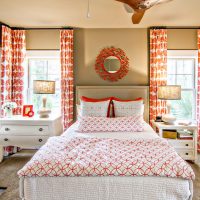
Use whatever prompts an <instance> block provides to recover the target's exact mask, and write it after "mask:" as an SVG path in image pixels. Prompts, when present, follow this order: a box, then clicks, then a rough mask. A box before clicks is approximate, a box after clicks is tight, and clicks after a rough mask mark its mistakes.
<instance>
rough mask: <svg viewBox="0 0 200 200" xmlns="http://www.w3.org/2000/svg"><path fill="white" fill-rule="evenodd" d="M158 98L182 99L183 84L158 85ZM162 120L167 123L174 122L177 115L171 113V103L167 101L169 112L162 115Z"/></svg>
mask: <svg viewBox="0 0 200 200" xmlns="http://www.w3.org/2000/svg"><path fill="white" fill-rule="evenodd" d="M158 99H161V100H180V99H181V86H180V85H166V86H159V87H158ZM162 120H163V121H164V122H165V123H167V124H174V122H175V121H176V117H175V116H173V115H172V114H171V103H170V101H167V114H165V115H163V116H162Z"/></svg>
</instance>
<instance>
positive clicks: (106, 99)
mask: <svg viewBox="0 0 200 200" xmlns="http://www.w3.org/2000/svg"><path fill="white" fill-rule="evenodd" d="M81 100H82V101H84V102H91V103H92V102H94V103H96V102H103V101H110V102H109V105H108V110H107V117H110V116H111V115H112V113H113V108H112V101H111V100H112V97H107V98H102V99H94V98H89V97H86V96H82V97H81Z"/></svg>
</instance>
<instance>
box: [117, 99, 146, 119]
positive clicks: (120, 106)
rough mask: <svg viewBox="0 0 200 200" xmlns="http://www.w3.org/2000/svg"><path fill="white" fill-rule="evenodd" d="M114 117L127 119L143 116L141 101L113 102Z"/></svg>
mask: <svg viewBox="0 0 200 200" xmlns="http://www.w3.org/2000/svg"><path fill="white" fill-rule="evenodd" d="M113 105H114V113H115V117H128V116H133V115H140V116H143V114H144V104H143V100H138V101H127V102H125V101H115V100H113Z"/></svg>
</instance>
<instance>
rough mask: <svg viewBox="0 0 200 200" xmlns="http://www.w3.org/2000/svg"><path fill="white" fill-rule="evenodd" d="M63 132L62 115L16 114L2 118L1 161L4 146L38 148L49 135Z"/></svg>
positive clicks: (0, 126)
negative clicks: (41, 116)
mask: <svg viewBox="0 0 200 200" xmlns="http://www.w3.org/2000/svg"><path fill="white" fill-rule="evenodd" d="M62 132H63V126H62V118H61V116H53V115H51V116H50V117H49V118H39V116H36V117H34V118H27V117H22V116H17V115H16V116H13V117H12V118H0V162H1V161H2V159H3V146H18V147H33V148H38V147H40V146H42V145H43V144H44V143H45V142H46V141H47V139H48V138H49V137H51V136H56V135H60V134H62Z"/></svg>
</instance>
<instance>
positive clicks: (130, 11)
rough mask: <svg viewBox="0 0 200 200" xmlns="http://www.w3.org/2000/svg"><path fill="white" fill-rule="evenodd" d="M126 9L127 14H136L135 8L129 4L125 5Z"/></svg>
mask: <svg viewBox="0 0 200 200" xmlns="http://www.w3.org/2000/svg"><path fill="white" fill-rule="evenodd" d="M124 8H125V10H126V12H127V13H134V10H133V8H131V7H130V6H129V5H128V4H125V3H124Z"/></svg>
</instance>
